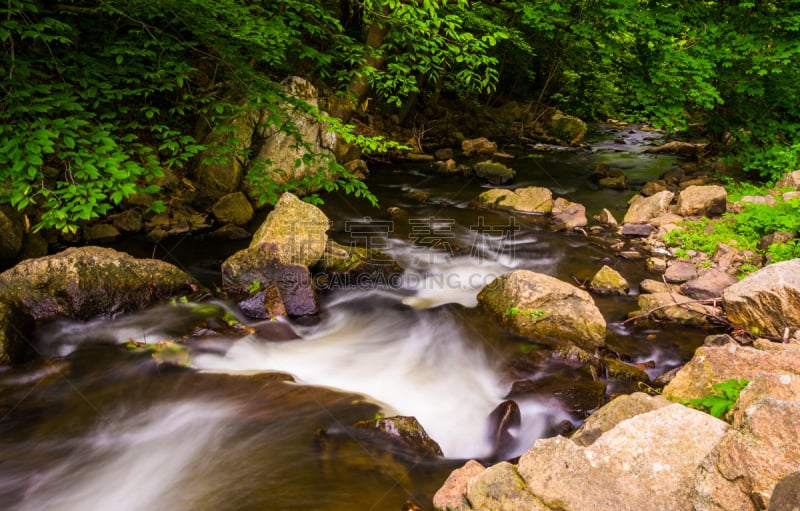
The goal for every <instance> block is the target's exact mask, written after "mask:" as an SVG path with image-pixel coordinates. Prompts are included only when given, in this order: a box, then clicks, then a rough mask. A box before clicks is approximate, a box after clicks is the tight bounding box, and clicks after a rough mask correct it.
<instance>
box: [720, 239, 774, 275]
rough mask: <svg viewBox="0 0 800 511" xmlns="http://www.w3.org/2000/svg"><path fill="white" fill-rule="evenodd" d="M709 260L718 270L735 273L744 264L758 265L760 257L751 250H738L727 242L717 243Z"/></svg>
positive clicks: (760, 260)
mask: <svg viewBox="0 0 800 511" xmlns="http://www.w3.org/2000/svg"><path fill="white" fill-rule="evenodd" d="M711 261H712V262H713V263H714V265H715V266H716V267H717V269H719V270H720V271H724V272H725V273H728V274H730V275H736V274H737V273H738V272H739V268H741V267H742V265H744V264H751V265H755V266H760V265H761V262H762V258H761V256H760V255H758V254H756V253H755V252H753V251H752V250H740V249H738V248H736V247H734V246H733V245H728V244H727V243H718V244H717V248H716V250H714V255H713V256H712V257H711Z"/></svg>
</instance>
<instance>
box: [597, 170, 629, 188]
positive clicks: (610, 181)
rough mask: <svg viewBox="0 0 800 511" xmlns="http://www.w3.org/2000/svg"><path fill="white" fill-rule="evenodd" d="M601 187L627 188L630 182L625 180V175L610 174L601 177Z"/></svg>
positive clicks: (599, 182) (599, 183)
mask: <svg viewBox="0 0 800 511" xmlns="http://www.w3.org/2000/svg"><path fill="white" fill-rule="evenodd" d="M597 184H598V185H600V187H601V188H610V189H612V190H627V189H628V184H627V183H626V181H625V175H624V174H623V175H621V176H609V177H604V178H601V179H600V180H599V181H598V182H597Z"/></svg>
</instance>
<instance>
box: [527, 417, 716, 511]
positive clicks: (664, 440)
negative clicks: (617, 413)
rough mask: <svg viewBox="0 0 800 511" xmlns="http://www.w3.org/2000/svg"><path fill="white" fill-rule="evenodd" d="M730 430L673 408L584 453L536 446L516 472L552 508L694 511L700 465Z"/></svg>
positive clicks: (547, 442)
mask: <svg viewBox="0 0 800 511" xmlns="http://www.w3.org/2000/svg"><path fill="white" fill-rule="evenodd" d="M727 428H728V426H727V424H726V423H725V422H723V421H721V420H719V419H715V418H714V417H711V416H710V415H708V414H706V413H703V412H699V411H697V410H693V409H690V408H687V407H685V406H682V405H679V404H670V405H667V406H662V407H658V408H656V409H654V410H652V411H649V412H646V413H642V414H639V415H636V416H634V417H632V418H630V419H627V420H623V421H621V422H619V423H618V424H617V425H616V426H615V427H613V428H612V429H610V430H609V431H606V432H605V433H603V434H602V435H601V436H600V437H599V438H597V439H596V440H595V441H594V442H593V443H591V445H589V446H587V447H583V446H580V445H578V444H577V443H575V442H573V441H571V440H568V439H566V438H563V437H554V438H548V439H541V440H537V441H536V443H534V445H533V447H532V448H531V449H530V450H529V451H528V452H526V453H525V454H523V455H522V457H521V458H520V460H519V466H518V472H519V474H520V476H521V477H522V479H523V480H524V482H525V484H526V485H527V491H528V492H530V493H532V494H533V495H534V496H536V497H537V498H538V499H539V500H540V501H542V503H544V504H545V506H547V508H548V509H559V510H562V511H585V510H587V509H592V510H597V511H605V510H608V511H619V510H631V511H633V510H637V511H647V510H653V511H656V510H661V509H670V510H673V509H674V510H677V509H691V492H692V488H693V483H694V480H695V472H696V471H697V467H698V466H699V465H700V464H701V463H702V462H703V460H704V459H705V458H706V456H708V454H709V452H711V450H712V449H713V448H714V447H715V446H716V445H717V443H718V442H719V440H720V438H722V436H723V435H724V433H725V432H726V430H727Z"/></svg>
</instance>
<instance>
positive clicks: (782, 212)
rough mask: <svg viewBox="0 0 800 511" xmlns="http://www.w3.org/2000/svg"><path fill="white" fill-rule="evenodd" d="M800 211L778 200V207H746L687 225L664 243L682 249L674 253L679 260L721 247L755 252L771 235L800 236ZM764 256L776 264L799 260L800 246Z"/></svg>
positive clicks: (795, 203)
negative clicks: (690, 253)
mask: <svg viewBox="0 0 800 511" xmlns="http://www.w3.org/2000/svg"><path fill="white" fill-rule="evenodd" d="M746 189H748V190H752V189H751V188H746ZM740 193H741V192H740ZM799 208H800V201H799V200H797V199H792V200H789V201H782V200H778V202H777V204H776V205H775V206H770V205H768V204H747V205H746V206H745V209H744V210H743V211H742V212H741V213H737V214H726V215H724V216H723V217H721V218H718V219H709V218H701V219H699V220H687V221H684V222H682V223H681V227H682V229H676V230H673V231H671V232H669V233H667V235H666V236H664V241H665V242H666V244H667V246H672V247H679V248H677V249H676V250H675V255H676V256H678V257H681V256H682V255H685V254H686V251H687V250H697V251H699V252H703V253H704V254H707V255H709V256H710V255H713V254H714V251H715V250H716V249H717V245H718V244H719V243H726V244H733V245H736V246H737V247H738V248H740V249H742V250H756V247H757V245H758V242H759V241H760V240H761V238H762V237H764V236H766V235H768V234H772V233H775V232H791V233H800V209H799ZM764 255H768V256H769V259H770V261H771V262H773V263H777V262H780V261H786V260H789V259H795V258H797V257H800V245H798V242H797V241H796V240H792V241H789V242H787V243H782V244H781V243H775V244H772V245H770V246H769V247H768V248H767V249H766V250H765V251H764ZM754 268H755V267H754Z"/></svg>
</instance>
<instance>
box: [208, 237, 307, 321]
mask: <svg viewBox="0 0 800 511" xmlns="http://www.w3.org/2000/svg"><path fill="white" fill-rule="evenodd" d="M254 282H258V284H259V286H260V287H261V288H264V289H267V288H269V287H271V286H276V287H277V289H278V292H279V294H280V297H281V300H282V301H283V307H284V309H285V311H286V313H287V314H289V315H290V316H307V315H311V314H316V313H317V312H319V307H318V306H317V295H316V290H315V288H314V286H313V281H312V278H311V272H310V271H309V269H308V267H306V266H305V265H303V264H295V263H291V262H286V259H285V256H284V252H283V250H282V249H281V247H280V246H279V245H278V244H276V243H269V242H262V243H259V244H258V245H256V246H251V247H249V248H246V249H244V250H240V251H238V252H236V253H235V254H233V255H232V256H230V257H229V258H228V259H226V260H225V262H223V263H222V288H223V289H224V290H225V291H226V292H228V293H231V294H233V295H248V294H249V292H250V289H251V288H252V286H253V283H254ZM265 298H266V297H265ZM272 307H273V308H277V307H279V306H278V305H273V306H272ZM276 310H279V309H276Z"/></svg>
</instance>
